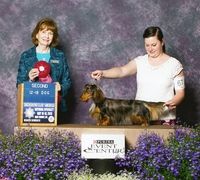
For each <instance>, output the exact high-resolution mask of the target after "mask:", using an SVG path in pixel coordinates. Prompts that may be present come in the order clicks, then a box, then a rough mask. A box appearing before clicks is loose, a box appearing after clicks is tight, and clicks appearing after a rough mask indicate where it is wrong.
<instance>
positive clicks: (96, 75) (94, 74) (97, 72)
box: [91, 70, 103, 80]
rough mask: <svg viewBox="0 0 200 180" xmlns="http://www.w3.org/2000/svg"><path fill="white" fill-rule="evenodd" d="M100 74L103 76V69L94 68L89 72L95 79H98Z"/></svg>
mask: <svg viewBox="0 0 200 180" xmlns="http://www.w3.org/2000/svg"><path fill="white" fill-rule="evenodd" d="M102 76H103V71H101V70H96V71H93V72H92V73H91V77H92V78H93V79H95V80H100V79H101V78H102Z"/></svg>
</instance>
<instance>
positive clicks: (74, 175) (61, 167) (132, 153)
mask: <svg viewBox="0 0 200 180" xmlns="http://www.w3.org/2000/svg"><path fill="white" fill-rule="evenodd" d="M199 150H200V127H199V128H195V129H189V128H179V129H176V130H175V132H174V133H172V134H170V136H169V138H168V139H167V140H164V139H163V138H161V137H160V136H159V135H158V134H156V133H146V134H142V135H140V136H139V138H138V141H137V145H136V146H135V147H133V148H129V149H128V150H127V152H126V156H125V158H124V159H116V165H117V166H119V167H120V168H121V169H123V170H122V171H120V172H119V173H117V174H111V173H109V172H107V173H105V174H93V173H92V169H90V168H89V166H88V165H87V161H86V160H85V159H82V158H81V155H80V152H81V150H80V140H79V138H78V137H77V136H76V135H74V134H73V133H72V132H58V131H55V130H52V131H48V132H47V133H46V134H45V135H43V136H42V135H41V134H37V133H34V132H33V131H32V130H28V131H27V130H19V131H18V132H17V133H16V134H15V135H14V136H13V135H11V136H4V135H2V134H0V179H4V180H15V179H16V180H25V179H26V180H28V179H31V180H32V179H34V180H37V179H38V180H39V179H48V180H56V179H59V180H61V179H68V180H90V179H92V180H97V179H98V180H105V179H106V180H111V179H112V180H136V179H158V180H159V179H163V180H164V179H170V180H171V179H174V180H175V179H187V180H190V179H191V180H193V179H194V180H197V179H199V178H200V151H199Z"/></svg>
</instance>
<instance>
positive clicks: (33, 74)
mask: <svg viewBox="0 0 200 180" xmlns="http://www.w3.org/2000/svg"><path fill="white" fill-rule="evenodd" d="M38 75H39V70H38V69H37V68H33V69H31V70H30V72H29V74H28V76H29V79H30V80H31V81H33V80H34V79H35V78H36V77H38Z"/></svg>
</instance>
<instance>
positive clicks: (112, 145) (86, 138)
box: [81, 134, 125, 159]
mask: <svg viewBox="0 0 200 180" xmlns="http://www.w3.org/2000/svg"><path fill="white" fill-rule="evenodd" d="M124 156H125V135H124V134H82V136H81V157H82V158H86V159H115V158H116V157H119V158H124Z"/></svg>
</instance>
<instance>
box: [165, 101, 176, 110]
mask: <svg viewBox="0 0 200 180" xmlns="http://www.w3.org/2000/svg"><path fill="white" fill-rule="evenodd" d="M164 106H167V107H168V108H169V109H175V108H176V103H175V102H174V101H173V100H169V101H167V102H165V104H164Z"/></svg>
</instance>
